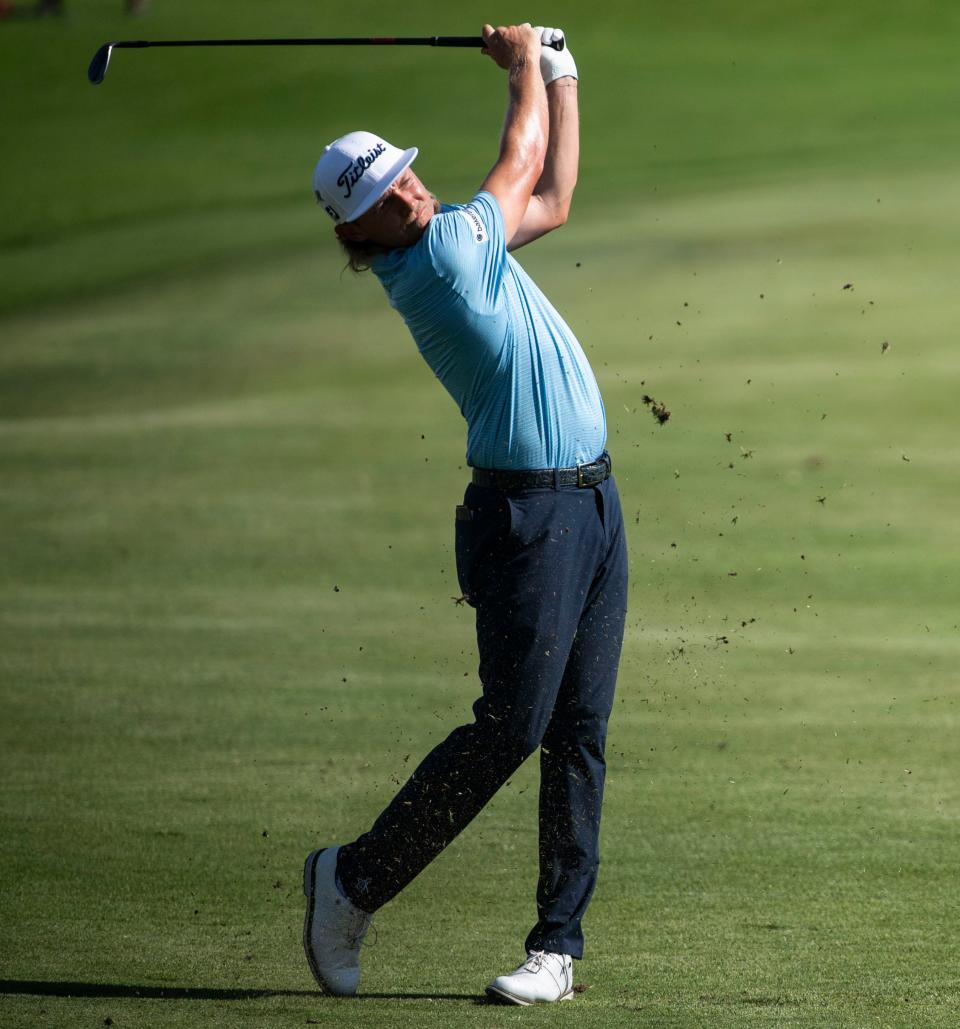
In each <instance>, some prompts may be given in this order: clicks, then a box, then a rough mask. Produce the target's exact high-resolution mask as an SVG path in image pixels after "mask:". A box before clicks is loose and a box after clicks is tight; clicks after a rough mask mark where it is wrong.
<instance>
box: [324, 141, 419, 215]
mask: <svg viewBox="0 0 960 1029" xmlns="http://www.w3.org/2000/svg"><path fill="white" fill-rule="evenodd" d="M418 152H419V151H418V150H417V148H416V147H411V148H410V149H409V150H400V149H399V148H398V147H395V146H392V145H391V144H390V143H388V142H387V141H386V140H385V139H381V138H380V136H375V135H374V134H373V133H372V132H348V133H347V134H346V135H345V136H341V137H340V138H339V139H335V140H334V141H333V142H332V143H331V144H330V145H329V146H328V147H327V148H326V149H325V150H324V151H323V157H321V158H320V160H319V161H317V167H316V168H315V169H314V171H313V192H314V195H315V196H316V198H317V203H318V204H322V205H323V209H324V210H325V211H326V212H327V214H329V215H330V217H331V218H332V219H333V220H334V221H335V222H341V221H343V222H352V221H353V220H354V218H359V217H360V215H361V214H364V213H365V212H366V211H369V210H370V208H371V207H373V205H374V204H375V203H376V202H377V201H378V200H379V199H380V197H381V196H383V194H384V193H385V192H386V191H387V190H388V189H389V188H390V185H391V184H392V183H393V180H394V179H395V178H396V177H397V176H398V175H399V174H400V173H401V172H402V171H404V169H406V168H409V167H410V165H411V164H412V163H413V159H414V158H415V157H416V156H417V153H418Z"/></svg>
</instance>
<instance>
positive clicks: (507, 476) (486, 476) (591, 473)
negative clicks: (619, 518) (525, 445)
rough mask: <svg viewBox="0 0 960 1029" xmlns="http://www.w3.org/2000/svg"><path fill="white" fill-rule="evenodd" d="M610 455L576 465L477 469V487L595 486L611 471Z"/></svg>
mask: <svg viewBox="0 0 960 1029" xmlns="http://www.w3.org/2000/svg"><path fill="white" fill-rule="evenodd" d="M612 470H613V469H612V465H611V463H610V455H609V454H608V453H607V452H606V451H604V452H603V453H602V454H601V455H600V456H599V457H598V458H597V460H596V461H590V462H589V463H588V464H578V465H577V466H576V467H575V468H536V469H533V470H531V471H526V472H510V471H506V470H505V469H502V468H474V470H473V484H474V485H475V486H493V487H494V488H495V489H502V490H514V489H538V488H542V489H552V488H553V487H555V486H576V487H577V488H578V489H583V488H584V487H585V486H596V485H597V483H598V482H603V480H604V479H606V478H609V476H610V474H611V472H612Z"/></svg>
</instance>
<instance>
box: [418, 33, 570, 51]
mask: <svg viewBox="0 0 960 1029" xmlns="http://www.w3.org/2000/svg"><path fill="white" fill-rule="evenodd" d="M430 42H431V45H432V46H471V47H473V46H477V47H480V48H481V49H482V48H483V47H485V46H486V45H487V44H486V43H485V42H484V40H483V37H482V36H434V37H433V38H432V39H431V41H430ZM543 45H544V46H548V47H550V49H551V50H564V49H565V48H566V45H567V41H566V40H565V39H564V37H563V36H561V37H560V38H559V39H555V40H554V41H553V42H552V43H544V44H543Z"/></svg>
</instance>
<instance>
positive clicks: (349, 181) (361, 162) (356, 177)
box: [337, 143, 387, 200]
mask: <svg viewBox="0 0 960 1029" xmlns="http://www.w3.org/2000/svg"><path fill="white" fill-rule="evenodd" d="M386 149H387V148H386V146H385V145H384V144H383V143H377V145H376V146H373V147H370V149H369V150H368V151H367V152H366V153H365V154H361V155H360V156H359V157H358V158H357V159H356V160H355V161H351V162H350V163H349V164H348V165H347V166H346V168H344V169H343V171H342V172H340V174H339V176H337V185H338V186H340V187H342V188H343V189H344V194H343V199H344V200H349V199H350V195H351V194H352V193H353V187H354V186H355V185H356V184H357V183H358V182H359V181H360V180H361V179H362V178H363V175H364V172H366V170H367V169H368V168H369V167H370V165H371V164H373V162H374V161H376V159H377V158H378V157H379V156H380V155H381V154H382V153H385V152H386Z"/></svg>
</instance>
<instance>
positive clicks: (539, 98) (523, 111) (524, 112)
mask: <svg viewBox="0 0 960 1029" xmlns="http://www.w3.org/2000/svg"><path fill="white" fill-rule="evenodd" d="M509 74H510V78H509V89H510V100H509V103H508V105H507V114H506V118H505V120H504V126H503V133H502V135H501V137H500V158H501V160H507V161H510V162H511V163H513V164H514V166H518V165H519V166H522V167H523V168H524V169H526V168H528V167H529V165H530V164H531V163H535V164H536V166H537V167H538V169H539V168H540V167H542V163H543V161H544V159H545V158H544V153H545V150H546V147H547V142H548V139H549V136H548V132H549V119H548V101H547V96H546V93H545V88H544V85H543V79H542V78H541V77H540V69H539V67H538V66H537V64H536V62H534V61H531V60H529V59H522V58H519V59H517V60H515V61H514V63H513V64H512V65H511V66H510V73H509Z"/></svg>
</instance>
